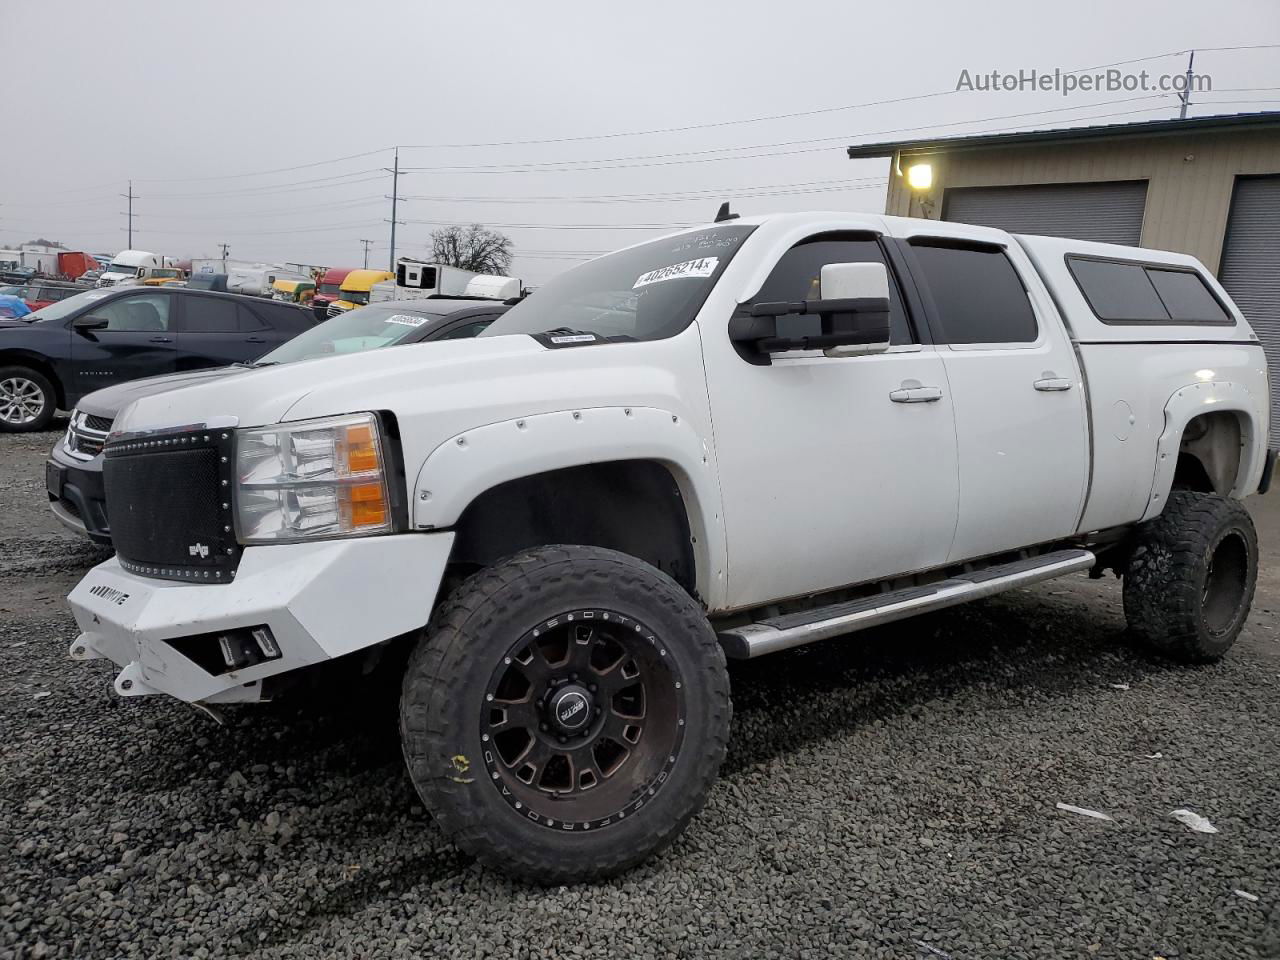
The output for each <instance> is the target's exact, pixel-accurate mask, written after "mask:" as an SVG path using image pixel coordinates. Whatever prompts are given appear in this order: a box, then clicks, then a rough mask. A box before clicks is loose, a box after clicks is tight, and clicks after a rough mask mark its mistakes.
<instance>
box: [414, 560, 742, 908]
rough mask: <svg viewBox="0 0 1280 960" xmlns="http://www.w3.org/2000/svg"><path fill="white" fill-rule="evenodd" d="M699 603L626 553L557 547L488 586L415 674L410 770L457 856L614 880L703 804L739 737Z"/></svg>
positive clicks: (459, 602)
mask: <svg viewBox="0 0 1280 960" xmlns="http://www.w3.org/2000/svg"><path fill="white" fill-rule="evenodd" d="M730 709H731V708H730V703H729V679H728V673H727V671H726V669H725V659H724V653H723V651H722V650H721V649H720V645H719V643H718V641H717V640H716V638H715V634H714V633H713V632H712V630H711V628H710V626H709V624H708V623H707V620H706V618H705V616H704V615H703V613H702V611H701V610H700V609H699V607H698V605H697V604H696V603H695V602H694V601H693V599H692V598H691V597H690V596H689V595H688V594H687V593H685V592H684V590H682V589H681V588H680V587H679V586H678V585H677V584H676V583H675V582H674V581H673V580H671V579H670V578H669V577H667V576H666V575H665V574H663V573H661V572H659V571H658V570H656V569H654V568H653V567H651V566H650V565H648V564H646V563H643V562H641V561H639V560H637V559H635V558H633V557H630V556H627V555H626V554H622V553H617V552H614V551H612V550H603V549H598V548H595V547H580V546H551V547H540V548H537V549H533V550H529V551H526V552H524V553H520V554H517V555H515V556H513V557H510V558H508V559H506V560H504V561H501V562H499V563H497V564H495V565H493V566H491V567H489V568H487V569H486V570H483V571H481V572H480V573H478V574H476V575H475V576H473V577H472V578H470V579H469V580H467V581H466V582H465V583H463V584H462V586H461V587H459V588H458V589H457V590H456V591H455V592H454V593H453V595H452V596H451V597H450V598H449V599H448V600H447V601H446V602H445V604H444V605H443V606H442V607H441V609H440V610H438V611H437V614H436V616H435V618H434V619H433V621H432V625H431V627H430V628H429V629H428V631H427V634H426V636H425V637H424V638H423V639H422V640H421V641H420V642H419V644H418V647H417V649H416V650H415V651H414V653H413V655H412V656H411V658H410V660H409V664H408V667H407V669H406V672H405V677H404V685H403V690H402V696H401V702H400V732H401V743H402V747H403V750H404V756H405V761H406V763H407V764H408V767H409V775H410V778H411V779H412V780H413V784H414V787H415V788H416V789H417V791H418V794H419V796H421V798H422V800H423V802H424V803H425V804H426V806H427V807H428V809H430V810H431V811H432V813H433V815H434V816H435V819H436V822H437V823H438V824H439V825H440V827H441V828H442V829H443V830H444V831H445V833H446V834H447V835H448V836H450V837H451V838H452V839H453V841H454V842H455V843H457V845H458V846H459V847H460V848H462V849H463V850H465V851H467V852H468V853H471V854H474V855H475V856H476V857H478V858H479V859H480V860H481V861H483V862H484V863H486V864H488V865H489V866H492V867H494V868H496V869H498V870H501V871H503V872H505V873H508V874H512V875H514V876H517V877H519V878H521V879H525V880H530V881H533V882H536V883H547V884H551V883H571V882H578V881H586V880H595V879H599V878H602V877H606V876H610V875H612V874H615V873H618V872H620V871H622V870H625V869H627V868H628V867H631V866H633V865H635V864H637V863H639V862H640V861H642V860H644V859H645V858H647V857H649V856H650V855H652V854H653V853H655V852H657V851H658V850H661V849H662V848H663V847H665V846H666V845H667V844H668V843H670V842H671V841H672V840H673V839H675V837H676V836H678V835H679V834H680V832H681V831H682V830H683V829H684V828H685V826H686V825H687V824H688V822H689V820H690V819H691V818H692V817H693V816H694V814H695V813H696V812H697V811H698V810H699V809H700V808H701V806H702V804H703V802H704V800H705V799H706V796H707V793H708V791H709V790H710V787H711V784H712V783H713V782H714V780H715V777H716V773H717V771H718V770H719V767H720V763H721V761H722V760H723V759H724V755H725V749H726V744H727V742H728V737H729V719H730Z"/></svg>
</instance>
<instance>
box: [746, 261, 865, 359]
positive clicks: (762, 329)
mask: <svg viewBox="0 0 1280 960" xmlns="http://www.w3.org/2000/svg"><path fill="white" fill-rule="evenodd" d="M819 286H820V290H819V293H820V297H821V298H820V299H818V300H802V301H799V302H796V303H788V302H786V301H779V302H776V303H757V304H754V305H753V306H752V307H751V309H750V311H749V312H739V313H738V314H736V315H735V316H734V317H733V318H731V319H730V321H729V339H730V340H731V341H733V342H734V343H735V344H736V345H738V346H739V347H740V348H746V350H747V351H748V354H744V356H747V359H752V358H751V356H750V355H749V354H750V352H754V353H755V354H756V356H757V359H753V360H752V362H756V363H768V362H769V356H770V355H771V354H774V353H787V352H790V351H795V350H822V351H823V352H824V353H825V354H826V355H827V356H828V357H855V356H865V355H867V354H874V353H884V352H885V351H886V350H888V349H889V273H888V270H887V269H886V268H885V265H884V264H883V263H829V264H826V265H825V266H823V268H822V273H821V275H820V278H819ZM792 314H800V315H808V316H818V317H820V318H821V331H822V332H821V333H819V334H815V335H812V336H806V337H780V336H778V317H783V316H790V315H792Z"/></svg>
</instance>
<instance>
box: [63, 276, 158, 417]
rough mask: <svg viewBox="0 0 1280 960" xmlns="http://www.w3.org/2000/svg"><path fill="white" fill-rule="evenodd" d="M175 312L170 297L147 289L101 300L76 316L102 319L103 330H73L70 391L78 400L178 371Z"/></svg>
mask: <svg viewBox="0 0 1280 960" xmlns="http://www.w3.org/2000/svg"><path fill="white" fill-rule="evenodd" d="M173 313H174V311H173V296H172V295H171V294H169V293H166V292H163V291H159V290H147V291H139V292H138V293H132V294H129V295H128V296H123V297H111V298H110V299H105V298H104V299H103V300H102V302H100V303H95V304H93V305H91V306H90V307H89V308H88V309H87V310H85V311H83V313H81V314H78V315H77V316H92V317H100V318H102V319H104V320H106V321H107V326H106V327H105V328H102V329H99V330H76V329H72V331H71V393H73V394H74V395H75V396H76V397H81V396H83V395H84V394H86V393H91V392H92V391H94V390H98V389H101V388H102V387H107V386H110V385H111V384H113V383H123V382H125V381H126V380H137V379H138V378H139V377H152V376H156V375H158V374H162V373H172V372H173V371H175V370H176V369H178V367H177V361H178V340H177V332H176V331H175V329H174V322H173V319H174V318H173ZM72 323H74V320H73V321H72Z"/></svg>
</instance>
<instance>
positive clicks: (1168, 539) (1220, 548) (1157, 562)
mask: <svg viewBox="0 0 1280 960" xmlns="http://www.w3.org/2000/svg"><path fill="white" fill-rule="evenodd" d="M1257 577H1258V534H1257V532H1256V531H1255V530H1254V526H1253V519H1252V518H1251V517H1250V516H1249V513H1248V511H1246V510H1245V508H1244V507H1243V506H1242V505H1241V503H1240V501H1238V500H1230V499H1227V498H1225V497H1219V496H1216V495H1214V494H1208V493H1195V492H1192V491H1190V490H1174V491H1173V492H1172V493H1171V494H1170V495H1169V502H1168V503H1167V504H1166V505H1165V508H1164V512H1163V513H1161V514H1160V516H1158V517H1155V518H1154V519H1152V520H1149V521H1148V522H1147V523H1144V524H1142V526H1141V527H1139V528H1138V535H1137V543H1136V545H1135V547H1134V550H1133V553H1132V555H1131V556H1130V559H1129V564H1128V567H1127V569H1126V570H1125V575H1124V614H1125V619H1126V620H1127V621H1128V624H1129V629H1130V631H1131V632H1132V633H1133V634H1134V635H1135V636H1136V637H1137V638H1138V639H1139V640H1141V641H1142V642H1144V643H1146V644H1147V645H1148V646H1150V647H1153V648H1155V649H1156V650H1159V651H1160V652H1162V653H1164V654H1166V655H1168V656H1170V657H1173V658H1175V659H1178V660H1183V661H1187V662H1190V663H1207V662H1210V661H1213V660H1217V659H1218V658H1219V657H1221V656H1222V655H1223V654H1224V653H1226V652H1227V650H1229V649H1230V648H1231V645H1232V644H1233V643H1235V640H1236V637H1237V636H1238V635H1239V634H1240V631H1241V629H1242V628H1243V627H1244V622H1245V619H1246V618H1247V617H1248V616H1249V607H1250V605H1251V604H1252V603H1253V591H1254V586H1255V584H1256V582H1257Z"/></svg>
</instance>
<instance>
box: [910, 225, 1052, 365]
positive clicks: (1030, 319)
mask: <svg viewBox="0 0 1280 960" xmlns="http://www.w3.org/2000/svg"><path fill="white" fill-rule="evenodd" d="M912 249H913V251H914V253H915V256H916V262H917V263H919V265H920V268H921V271H922V273H923V274H924V281H925V284H926V285H927V286H928V288H929V293H930V295H931V296H932V298H933V304H934V307H935V309H936V310H937V312H938V322H939V324H940V325H941V327H942V329H941V331H939V332H940V333H941V340H942V342H943V343H1030V342H1031V341H1033V340H1035V338H1036V316H1035V313H1034V311H1032V309H1031V301H1030V300H1029V299H1027V291H1026V289H1025V288H1024V287H1023V286H1022V280H1021V279H1020V278H1019V277H1018V273H1017V271H1016V270H1014V268H1013V264H1012V263H1010V262H1009V258H1008V257H1007V256H1005V253H1004V251H1003V250H998V249H987V248H983V249H974V248H966V247H949V246H930V245H928V244H927V243H924V244H918V243H917V244H912Z"/></svg>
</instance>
